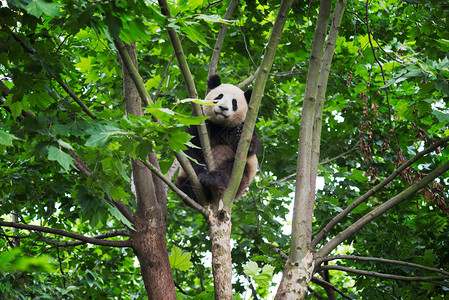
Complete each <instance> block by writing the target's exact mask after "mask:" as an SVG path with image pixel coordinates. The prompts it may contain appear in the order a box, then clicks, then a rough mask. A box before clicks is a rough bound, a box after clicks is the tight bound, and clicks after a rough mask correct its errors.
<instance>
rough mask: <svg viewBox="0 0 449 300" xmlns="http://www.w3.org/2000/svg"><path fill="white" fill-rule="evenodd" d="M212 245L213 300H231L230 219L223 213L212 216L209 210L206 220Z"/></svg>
mask: <svg viewBox="0 0 449 300" xmlns="http://www.w3.org/2000/svg"><path fill="white" fill-rule="evenodd" d="M207 222H208V223H209V229H210V240H211V243H212V271H213V274H214V290H215V299H217V300H227V299H233V292H232V260H231V246H230V245H231V228H232V223H231V217H230V215H229V214H227V213H226V212H225V211H222V212H221V213H220V214H219V215H216V214H214V212H213V209H212V208H210V213H209V217H208V219H207Z"/></svg>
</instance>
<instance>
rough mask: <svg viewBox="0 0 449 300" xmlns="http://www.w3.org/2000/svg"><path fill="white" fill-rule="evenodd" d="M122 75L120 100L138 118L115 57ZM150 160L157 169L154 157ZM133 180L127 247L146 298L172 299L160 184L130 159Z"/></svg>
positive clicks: (129, 84)
mask: <svg viewBox="0 0 449 300" xmlns="http://www.w3.org/2000/svg"><path fill="white" fill-rule="evenodd" d="M125 49H126V51H127V52H128V53H129V55H130V57H131V60H132V62H133V64H134V66H136V67H137V54H136V45H135V43H134V44H131V45H125ZM119 61H120V64H121V67H122V73H123V98H124V103H125V109H126V113H128V114H133V115H136V116H142V103H141V97H140V96H139V92H138V90H137V87H136V85H135V84H134V81H133V79H132V77H131V75H130V73H129V72H128V69H127V68H126V66H125V65H124V64H123V62H122V60H121V59H120V56H119ZM149 159H150V161H152V163H153V164H154V165H156V166H157V159H155V156H154V155H152V154H150V155H149ZM131 166H132V173H133V181H134V185H135V189H136V198H137V209H136V212H135V213H134V228H135V230H136V231H133V232H131V244H132V248H133V250H134V253H135V254H136V255H137V258H138V259H139V262H140V269H141V273H142V277H143V281H144V284H145V288H146V290H147V294H148V299H154V300H160V299H164V300H165V299H167V300H176V291H175V285H174V282H173V277H172V273H171V267H170V262H169V259H168V252H167V246H166V243H165V233H166V226H167V199H166V194H165V192H164V191H163V187H162V183H161V182H160V181H159V180H158V179H157V178H156V181H154V180H153V174H152V173H151V171H150V170H149V169H148V168H147V167H145V165H144V164H143V163H142V162H141V161H140V160H137V159H135V160H132V161H131Z"/></svg>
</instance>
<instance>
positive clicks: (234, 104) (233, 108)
mask: <svg viewBox="0 0 449 300" xmlns="http://www.w3.org/2000/svg"><path fill="white" fill-rule="evenodd" d="M237 108H239V107H238V105H237V100H236V99H232V110H233V111H236V110H237Z"/></svg>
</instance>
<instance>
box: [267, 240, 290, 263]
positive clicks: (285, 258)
mask: <svg viewBox="0 0 449 300" xmlns="http://www.w3.org/2000/svg"><path fill="white" fill-rule="evenodd" d="M265 244H267V245H268V246H270V248H271V249H273V250H274V251H275V252H276V253H277V254H279V255H280V256H281V257H282V259H283V260H284V261H287V259H288V255H287V254H285V253H284V251H282V250H281V249H279V248H278V247H276V246H275V245H274V244H272V243H269V242H266V243H265Z"/></svg>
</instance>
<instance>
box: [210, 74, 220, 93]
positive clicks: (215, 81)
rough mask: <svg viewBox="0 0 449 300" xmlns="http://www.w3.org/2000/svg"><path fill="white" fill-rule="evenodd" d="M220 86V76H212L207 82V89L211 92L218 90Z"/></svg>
mask: <svg viewBox="0 0 449 300" xmlns="http://www.w3.org/2000/svg"><path fill="white" fill-rule="evenodd" d="M220 84H221V79H220V76H218V75H212V76H211V77H209V79H208V80H207V88H208V89H209V90H213V89H214V88H216V87H217V86H219V85H220Z"/></svg>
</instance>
